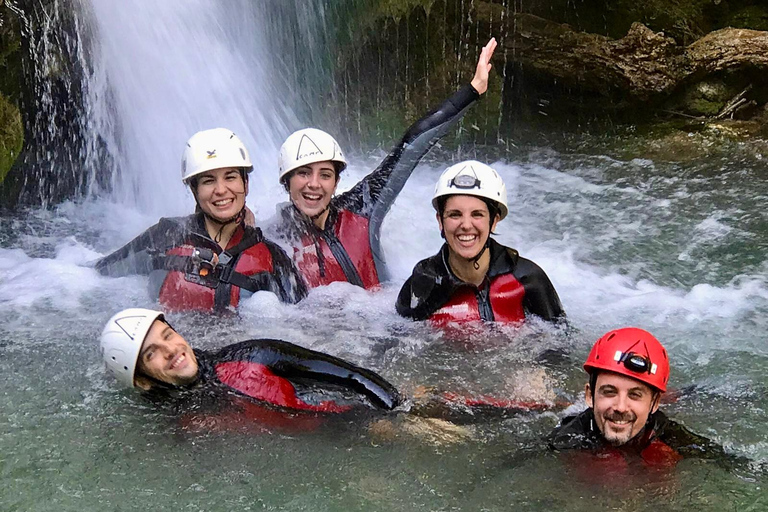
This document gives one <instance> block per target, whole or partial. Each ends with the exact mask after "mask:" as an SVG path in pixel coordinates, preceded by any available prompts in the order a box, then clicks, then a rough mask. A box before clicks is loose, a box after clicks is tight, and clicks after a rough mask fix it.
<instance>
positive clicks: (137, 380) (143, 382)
mask: <svg viewBox="0 0 768 512" xmlns="http://www.w3.org/2000/svg"><path fill="white" fill-rule="evenodd" d="M133 384H134V385H135V386H136V387H137V388H140V389H141V390H142V391H149V390H150V389H152V381H150V380H149V379H148V378H146V377H144V376H143V375H136V376H135V377H134V378H133Z"/></svg>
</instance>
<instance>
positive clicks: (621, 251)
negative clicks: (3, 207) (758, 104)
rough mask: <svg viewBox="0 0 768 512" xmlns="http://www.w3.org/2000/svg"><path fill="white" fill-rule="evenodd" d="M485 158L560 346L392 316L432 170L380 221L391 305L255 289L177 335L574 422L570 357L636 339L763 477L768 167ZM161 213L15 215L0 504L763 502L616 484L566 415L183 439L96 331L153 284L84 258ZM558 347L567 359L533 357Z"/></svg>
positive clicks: (198, 433)
mask: <svg viewBox="0 0 768 512" xmlns="http://www.w3.org/2000/svg"><path fill="white" fill-rule="evenodd" d="M496 167H497V168H498V169H499V171H500V172H501V174H502V176H503V177H504V179H505V180H506V181H507V183H508V184H509V185H510V205H511V210H512V214H511V215H510V217H509V220H505V222H504V223H502V224H501V225H500V226H499V230H498V231H499V233H498V239H499V240H500V241H502V242H504V243H507V244H509V245H512V246H514V247H516V248H517V249H519V250H520V252H521V253H522V254H523V255H525V256H528V257H530V258H532V259H534V260H535V261H536V262H538V263H539V264H540V265H541V266H542V267H543V268H544V269H545V271H546V272H547V273H548V274H549V276H550V277H551V279H552V281H553V282H554V284H555V286H556V288H557V290H558V292H559V293H560V297H561V299H562V301H563V304H564V306H565V308H566V310H567V312H568V314H569V317H570V321H571V325H572V332H571V334H570V335H566V334H565V333H564V332H562V331H559V330H555V329H552V328H551V327H549V326H546V325H543V324H540V323H537V322H535V321H534V322H531V323H530V324H528V325H526V326H524V327H521V328H517V329H516V328H487V329H479V330H477V331H476V332H473V333H471V334H470V335H468V336H466V339H463V340H462V341H461V342H460V343H457V342H455V341H452V339H451V337H450V336H448V335H445V334H442V333H440V332H436V331H433V330H432V329H431V328H429V327H428V326H426V325H423V324H413V323H410V322H407V321H405V320H403V319H400V318H399V317H397V315H396V314H395V313H394V311H393V306H392V304H393V302H394V298H395V296H396V293H397V290H398V288H399V285H400V283H401V282H402V281H403V279H405V277H407V274H408V273H409V272H410V268H411V267H412V265H413V262H415V261H416V260H418V259H420V258H423V257H425V256H427V255H429V254H431V253H433V252H434V251H436V250H437V248H438V247H439V244H440V240H439V234H438V233H437V229H436V228H435V226H433V225H432V222H433V214H432V212H431V208H430V206H429V197H430V195H429V194H430V188H431V186H432V183H433V182H434V179H435V178H436V176H437V175H438V173H439V172H440V170H441V166H431V165H425V166H421V167H420V168H419V169H418V170H417V172H416V174H415V175H414V177H413V180H412V181H411V182H409V184H408V185H407V187H406V189H405V190H404V192H403V195H402V196H401V198H400V199H399V200H398V202H397V203H396V205H395V207H394V209H393V211H392V213H391V215H390V217H389V218H388V220H387V222H386V223H385V227H384V240H385V244H384V245H385V246H386V247H388V248H389V249H388V250H389V251H390V252H391V254H389V253H388V254H387V256H388V259H389V261H390V263H391V265H392V267H393V270H394V272H393V274H394V281H393V283H392V284H391V285H389V286H387V287H385V289H384V290H382V291H380V292H378V293H369V292H366V291H364V290H360V289H355V288H354V287H351V286H349V285H346V284H335V285H333V286H330V287H326V288H322V289H317V290H314V291H313V292H312V293H311V294H310V296H309V297H308V298H307V300H306V301H304V302H302V303H301V304H299V305H297V306H286V305H282V304H279V303H277V301H276V300H275V299H274V297H272V296H270V295H269V294H257V295H255V296H254V297H252V298H251V299H249V300H247V301H246V302H245V303H244V304H243V306H242V308H241V313H240V315H239V316H236V317H230V318H222V319H218V318H216V319H212V318H210V317H207V316H204V315H173V316H172V321H173V323H174V325H175V326H176V327H177V328H178V329H179V330H180V331H181V332H183V333H185V334H186V335H187V337H188V339H190V340H193V342H194V343H195V344H196V345H197V346H200V347H205V348H214V347H218V346H222V345H225V344H227V343H230V342H234V341H238V340H241V339H246V338H251V337H258V336H264V337H277V338H282V339H286V340H289V341H294V342H297V343H300V344H302V345H304V346H308V347H311V348H315V349H319V350H324V351H327V352H329V353H333V354H336V355H340V356H342V357H345V358H347V359H350V360H352V361H354V362H356V363H358V364H362V365H365V366H368V367H371V368H373V369H375V370H377V371H379V372H380V373H382V374H383V375H384V376H385V377H387V378H388V379H390V380H391V381H393V382H394V383H396V384H397V385H398V386H399V387H400V388H401V389H403V390H404V391H405V392H406V393H408V394H411V393H412V392H413V390H414V389H415V388H416V387H417V386H419V385H428V386H433V387H437V388H441V389H450V390H457V391H466V392H467V393H469V394H481V393H484V394H492V395H495V396H501V397H510V398H524V397H526V396H529V395H534V396H544V397H549V398H552V397H555V398H556V399H557V400H561V401H567V402H571V403H574V404H575V405H574V406H573V407H571V408H570V409H569V411H576V410H580V409H581V408H582V407H583V397H582V396H581V390H582V389H583V384H584V374H583V373H582V372H581V370H580V364H581V362H582V361H583V358H584V357H585V356H586V352H587V350H588V348H589V346H590V345H591V343H592V342H593V341H594V339H596V338H597V336H599V335H600V334H602V333H603V332H605V331H606V330H608V329H610V328H614V327H619V326H623V325H638V326H640V327H644V328H646V329H648V330H650V331H652V332H653V333H655V334H656V335H657V336H658V337H659V338H660V339H661V340H662V341H663V342H664V343H665V344H666V345H667V347H668V348H669V349H670V355H671V360H672V366H673V370H672V372H673V373H672V387H673V388H676V389H686V388H689V387H690V386H692V385H694V386H695V388H694V389H693V391H689V392H687V394H684V395H683V396H682V398H680V399H679V400H678V401H677V402H675V403H672V404H667V405H666V406H665V410H666V411H667V413H668V414H669V415H670V416H671V417H672V418H674V419H676V420H679V421H682V422H683V423H684V424H686V425H687V426H688V427H689V428H691V429H692V430H694V431H696V432H698V433H701V434H703V435H706V436H707V437H710V438H712V439H714V440H716V441H718V442H719V443H721V444H722V445H724V446H725V447H726V449H727V450H728V451H729V452H731V453H733V454H736V455H741V456H744V457H747V458H749V459H751V460H753V461H755V465H756V464H759V463H765V461H766V460H767V459H768V438H766V434H765V429H764V425H765V424H766V420H767V419H768V418H767V417H766V406H767V405H768V403H767V402H766V398H765V377H764V372H765V368H766V367H767V366H768V354H766V349H765V345H764V332H765V329H764V327H765V320H764V318H765V315H764V312H765V309H766V297H767V296H768V290H766V286H765V277H766V274H765V265H764V261H765V259H766V243H765V241H766V232H765V230H764V229H763V227H764V220H763V216H764V213H763V212H762V210H761V209H759V208H758V205H759V204H760V203H761V198H762V197H764V195H765V184H764V183H762V182H761V181H760V173H761V168H760V167H759V166H753V167H748V166H745V165H743V164H742V163H739V162H733V163H732V164H729V163H728V162H721V163H716V162H711V161H706V162H693V163H689V164H686V165H681V164H674V165H672V164H664V163H654V162H650V161H638V160H636V161H632V162H620V161H616V160H612V159H610V158H607V157H594V156H586V155H581V156H579V155H564V154H559V153H556V152H553V151H540V150H539V151H533V152H531V153H529V154H527V155H526V156H525V157H524V158H520V159H519V160H517V161H510V162H506V163H502V162H499V163H497V164H496ZM367 168H368V167H367V161H366V160H364V159H361V160H359V161H357V162H353V165H352V166H351V169H350V175H349V176H347V177H345V180H348V181H345V182H344V183H343V184H352V183H354V181H355V178H359V177H360V176H362V175H363V173H364V172H365V171H366V169H367ZM347 186H349V185H347ZM250 200H251V201H253V202H255V203H259V202H260V201H262V200H263V198H262V196H260V195H254V194H252V196H251V197H250ZM417 219H424V220H423V222H422V221H414V220H417ZM152 221H153V220H152V218H151V216H150V215H147V214H144V213H142V212H139V211H136V210H135V209H132V208H130V207H125V206H121V205H120V204H117V203H111V202H109V201H88V202H85V203H82V204H73V203H67V204H64V205H61V206H60V207H59V208H57V209H55V210H54V211H41V210H29V211H25V212H20V213H18V214H15V215H13V216H10V215H5V216H4V217H3V218H2V222H1V225H2V232H1V233H0V237H1V238H0V240H2V248H1V249H0V269H2V274H0V301H2V304H3V308H2V313H1V314H0V316H1V317H2V323H1V325H2V327H0V354H1V355H0V386H2V389H3V392H2V393H0V475H2V478H1V479H0V510H18V511H27V510H35V511H38V510H39V511H46V510H136V509H145V508H150V507H151V508H153V509H156V510H179V509H182V510H206V511H224V510H313V511H314V510H329V511H330V510H345V511H346V510H508V509H510V508H513V507H514V508H517V509H522V510H552V509H555V508H557V509H562V510H595V509H600V510H604V509H611V510H683V509H691V508H693V509H696V510H713V511H714V510H728V509H735V510H762V509H764V508H765V507H766V506H768V493H766V492H765V491H764V490H763V485H764V483H763V480H764V477H763V476H762V474H761V473H760V472H759V470H758V469H757V468H756V467H750V465H748V464H746V465H744V467H741V468H739V469H738V470H736V471H726V470H724V469H721V468H720V467H718V466H717V465H715V464H712V463H708V462H703V461H697V460H686V461H683V462H682V463H681V464H679V465H678V466H677V468H675V469H673V470H669V471H653V470H648V469H646V468H642V467H635V466H633V465H630V466H628V467H625V468H621V469H620V470H617V471H615V472H609V474H606V471H605V469H604V468H600V467H592V466H590V465H589V464H584V463H583V461H579V460H573V459H571V458H570V457H562V456H557V455H555V454H552V453H549V452H547V451H546V450H545V449H544V448H543V446H542V443H541V441H540V439H541V437H542V436H544V435H546V434H547V433H548V432H549V431H550V429H551V428H552V427H553V426H554V425H555V424H556V423H557V421H558V418H559V416H560V415H562V414H563V412H562V411H560V410H558V411H554V412H547V413H539V414H531V415H523V416H518V417H508V418H500V417H478V418H476V419H474V420H473V421H469V422H468V423H464V424H462V425H461V428H463V429H464V430H462V431H461V433H460V435H458V436H457V435H455V434H456V432H455V430H449V431H447V430H446V428H442V429H441V430H436V427H434V426H433V427H432V428H431V429H430V428H427V427H425V426H424V425H423V424H420V423H418V422H415V421H414V420H411V419H408V415H407V414H405V413H401V414H399V415H395V416H393V417H390V418H388V419H389V420H391V421H392V423H393V425H394V429H395V434H393V435H382V434H381V433H380V431H378V430H377V431H376V432H373V431H371V430H370V429H369V425H370V424H371V423H372V422H373V421H375V419H370V418H360V419H358V420H356V421H350V422H348V423H347V424H343V425H339V424H328V425H326V426H325V427H323V428H319V429H318V430H315V431H311V432H296V431H294V430H288V431H282V430H279V429H273V430H270V431H263V430H262V429H255V430H252V431H250V432H241V431H237V432H221V431H208V430H205V429H202V430H201V429H194V428H189V427H185V426H184V425H183V424H182V423H180V422H179V418H178V417H176V416H175V415H173V414H171V413H169V412H167V411H165V410H162V409H158V408H156V407H155V406H153V405H151V404H149V403H147V402H145V401H143V400H142V399H141V398H140V397H138V396H137V395H135V394H133V393H130V392H125V391H121V390H118V389H117V388H116V386H115V385H114V383H113V382H112V381H111V380H110V379H109V378H108V377H107V376H106V375H105V374H104V373H103V370H102V367H101V363H100V361H99V358H98V354H97V350H96V348H97V337H98V333H99V331H100V329H101V327H102V325H103V323H104V322H105V321H106V319H107V318H108V317H109V316H110V315H111V314H112V313H113V312H114V311H116V310H118V309H120V308H123V307H130V306H137V305H138V306H149V307H153V306H154V304H153V303H152V301H151V299H150V298H149V297H148V295H147V292H146V284H147V283H146V280H145V279H144V278H142V277H129V278H120V279H112V278H104V277H101V276H98V275H97V274H96V273H95V272H93V271H92V270H91V269H89V268H87V267H84V266H82V265H83V263H84V262H86V261H89V260H92V259H93V258H95V257H97V256H98V255H99V254H103V253H106V252H107V251H108V250H110V249H112V248H114V247H116V246H118V245H119V244H120V243H122V242H124V241H126V240H127V239H129V238H130V237H131V236H133V235H134V234H136V233H138V232H139V231H141V230H142V229H143V228H144V227H146V225H148V224H149V223H151V222H152ZM403 226H409V230H410V232H409V233H408V236H407V237H404V236H403ZM550 348H555V349H557V351H558V352H560V353H561V356H560V357H554V358H552V357H549V358H542V357H540V356H541V355H542V354H543V353H544V352H545V351H546V350H547V349H550ZM531 382H535V383H537V384H536V386H537V387H536V392H535V393H534V392H532V391H531V390H530V389H528V384H529V383H531ZM425 432H426V433H425ZM446 432H448V433H450V434H454V435H452V436H448V435H447V434H446ZM449 438H450V439H449ZM457 438H458V440H457ZM450 440H453V442H451V441H450Z"/></svg>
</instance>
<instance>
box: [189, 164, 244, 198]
mask: <svg viewBox="0 0 768 512" xmlns="http://www.w3.org/2000/svg"><path fill="white" fill-rule="evenodd" d="M212 170H214V169H212ZM238 171H239V172H240V177H241V178H242V179H243V184H245V185H247V184H248V168H247V167H239V168H238ZM198 182H199V176H192V177H191V178H189V181H188V183H189V188H190V189H191V190H192V192H193V193H194V194H197V184H198Z"/></svg>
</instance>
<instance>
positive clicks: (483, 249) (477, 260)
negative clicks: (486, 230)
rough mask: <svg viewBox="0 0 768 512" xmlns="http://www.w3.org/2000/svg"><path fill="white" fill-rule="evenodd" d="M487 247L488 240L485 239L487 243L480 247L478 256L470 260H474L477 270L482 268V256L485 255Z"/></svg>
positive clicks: (473, 264)
mask: <svg viewBox="0 0 768 512" xmlns="http://www.w3.org/2000/svg"><path fill="white" fill-rule="evenodd" d="M489 239H490V237H489ZM486 249H488V240H486V241H485V243H484V244H483V248H482V249H480V252H479V253H477V256H475V257H474V258H471V259H470V260H469V261H471V262H472V266H473V267H474V269H475V270H480V258H482V257H483V253H485V250H486Z"/></svg>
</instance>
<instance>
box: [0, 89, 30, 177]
mask: <svg viewBox="0 0 768 512" xmlns="http://www.w3.org/2000/svg"><path fill="white" fill-rule="evenodd" d="M23 143H24V127H23V125H22V124H21V113H20V112H19V109H18V107H16V105H14V104H13V103H11V102H10V101H9V100H8V99H7V98H5V97H4V96H2V95H1V94H0V183H2V182H3V180H4V179H5V176H6V174H8V171H10V170H11V167H12V166H13V164H14V162H15V161H16V158H18V156H19V154H20V153H21V147H22V145H23Z"/></svg>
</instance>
